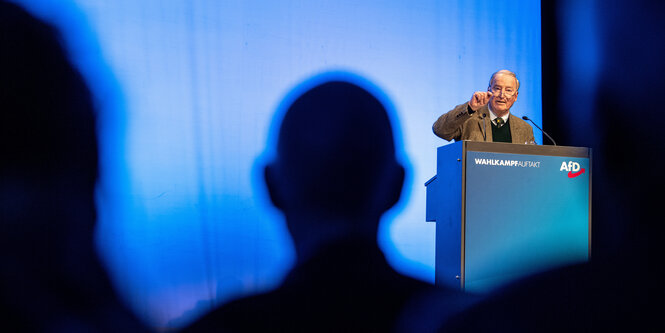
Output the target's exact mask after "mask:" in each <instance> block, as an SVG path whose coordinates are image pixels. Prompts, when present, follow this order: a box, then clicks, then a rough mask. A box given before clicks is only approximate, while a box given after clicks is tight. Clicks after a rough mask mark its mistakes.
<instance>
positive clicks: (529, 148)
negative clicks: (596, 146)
mask: <svg viewBox="0 0 665 333" xmlns="http://www.w3.org/2000/svg"><path fill="white" fill-rule="evenodd" d="M453 145H463V149H464V150H465V151H480V152H493V153H508V154H524V155H544V156H568V157H583V158H584V157H591V149H590V148H586V147H566V146H541V145H522V144H515V143H502V142H481V141H458V142H455V143H453V144H450V145H446V146H441V147H439V148H444V147H447V146H453Z"/></svg>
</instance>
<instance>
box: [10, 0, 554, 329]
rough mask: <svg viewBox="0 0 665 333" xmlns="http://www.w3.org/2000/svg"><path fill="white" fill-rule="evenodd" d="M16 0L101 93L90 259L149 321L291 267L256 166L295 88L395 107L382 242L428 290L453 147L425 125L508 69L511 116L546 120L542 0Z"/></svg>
mask: <svg viewBox="0 0 665 333" xmlns="http://www.w3.org/2000/svg"><path fill="white" fill-rule="evenodd" d="M18 2H19V3H22V4H25V5H26V7H27V8H28V9H30V10H31V11H32V12H33V13H35V14H37V15H38V16H40V17H43V18H44V19H46V20H48V21H51V22H53V23H54V24H55V25H56V26H58V27H59V28H60V29H61V30H62V32H63V33H64V35H65V40H66V42H67V44H68V46H69V48H70V50H71V53H72V55H73V56H74V58H75V62H76V63H77V65H78V66H79V67H80V68H81V70H82V72H83V73H84V75H85V76H86V77H87V79H88V80H89V82H90V84H91V86H92V88H93V91H94V92H95V94H96V95H97V98H98V104H99V105H100V112H101V113H100V131H101V133H102V136H101V145H102V147H101V148H102V179H101V184H100V190H99V200H98V201H99V209H100V221H99V228H98V240H99V244H100V253H101V255H102V257H103V258H104V260H105V262H106V263H107V266H108V268H109V270H110V272H111V274H112V276H113V278H114V281H115V282H116V285H117V287H118V290H119V292H120V293H121V294H122V295H123V296H124V297H125V299H126V300H127V301H128V303H129V304H130V305H131V306H132V308H133V309H134V310H135V311H136V312H137V313H138V314H139V315H140V316H141V317H143V318H144V319H145V320H147V321H148V322H149V323H150V324H151V325H153V326H159V327H165V326H171V327H177V326H180V325H182V324H184V323H186V322H187V321H188V320H191V319H192V318H193V317H194V316H196V315H197V314H200V313H201V311H205V310H207V309H209V308H210V307H212V306H215V305H216V304H220V303H223V302H225V301H228V300H229V299H230V298H232V297H237V296H239V295H242V294H247V293H251V292H256V291H260V290H264V289H266V288H271V287H273V286H275V285H276V284H277V283H279V280H280V278H281V277H283V275H284V273H285V272H286V271H287V270H288V269H289V267H290V265H291V264H292V262H293V249H292V245H291V243H290V239H289V237H288V234H287V232H286V230H285V226H284V224H283V221H282V218H281V216H280V215H279V214H278V212H276V211H275V210H274V209H272V208H271V207H270V206H269V205H268V202H267V200H266V197H265V193H264V189H263V187H262V183H261V179H260V178H258V177H256V175H257V173H256V170H257V166H260V163H257V162H255V161H256V159H257V157H259V156H260V155H261V154H262V152H263V150H264V148H265V146H266V143H267V140H268V130H269V127H270V123H271V118H272V116H273V113H274V111H275V109H276V108H277V106H278V105H279V103H280V101H281V99H282V98H284V96H285V95H286V94H287V93H288V92H289V91H290V90H291V89H292V88H294V87H295V86H297V85H298V84H299V83H300V82H302V81H303V80H306V79H307V78H309V77H311V76H313V75H315V74H318V73H321V72H326V71H347V72H351V73H355V74H356V75H359V76H362V77H364V78H366V79H367V80H369V81H371V82H373V83H374V84H375V85H376V86H377V87H378V89H380V90H382V91H383V94H385V96H386V97H387V98H389V99H390V100H391V101H392V104H393V106H394V108H395V112H396V116H397V118H398V119H399V122H400V125H399V127H400V128H399V129H398V130H399V131H400V132H401V135H400V138H401V141H402V142H403V145H404V150H403V151H402V152H401V153H400V155H401V159H402V161H403V162H404V163H406V164H407V166H408V171H409V172H408V179H407V184H406V187H405V190H404V195H403V200H402V201H401V203H400V205H399V206H398V207H396V208H395V209H394V210H393V211H391V212H390V213H389V214H387V216H386V217H385V219H384V223H383V224H382V227H381V230H380V233H379V243H380V245H381V246H382V248H383V249H384V251H385V252H386V254H387V256H388V258H389V260H390V262H391V263H392V264H393V265H394V266H395V267H396V268H397V269H398V270H399V271H401V272H403V273H405V274H408V275H411V276H415V277H417V278H420V279H423V280H427V281H433V277H434V268H433V267H434V225H433V224H431V223H426V222H425V191H424V187H423V183H424V182H425V181H426V180H427V179H429V177H430V176H432V175H434V174H435V171H436V170H435V168H436V161H435V158H436V153H435V152H436V150H435V148H436V147H437V146H440V145H442V144H445V143H446V142H445V141H443V140H441V139H438V138H436V137H435V136H434V135H433V134H432V132H431V125H432V123H433V121H434V120H435V119H436V117H438V116H439V115H440V114H441V113H443V112H446V111H447V110H449V109H451V108H452V107H453V106H454V105H456V104H459V103H462V102H464V101H465V100H467V99H468V98H469V97H470V96H471V94H472V93H473V92H474V91H476V90H485V89H486V87H487V81H488V79H489V76H490V74H491V73H492V72H494V71H496V70H497V69H501V68H508V69H511V70H513V71H515V72H516V73H517V74H518V77H519V78H520V80H521V83H522V85H521V88H520V95H519V99H518V101H517V103H516V104H515V106H514V107H513V113H515V114H517V115H519V116H522V115H528V116H529V117H530V118H532V119H534V121H536V123H540V122H541V121H540V120H541V109H542V105H541V62H540V43H541V41H540V2H539V1H517V2H511V3H510V4H506V3H502V2H496V1H434V0H431V1H388V0H384V1H377V0H374V1H362V2H358V1H350V0H335V1H306V0H291V1H265V0H264V1H250V0H247V1H210V0H208V1H206V0H199V1H156V0H144V1H128V0H117V1H101V0H80V1H69V0H62V1H57V2H54V1H47V0H33V1H31V0H23V1H18ZM536 138H537V141H538V142H539V143H542V138H541V136H540V134H539V133H536Z"/></svg>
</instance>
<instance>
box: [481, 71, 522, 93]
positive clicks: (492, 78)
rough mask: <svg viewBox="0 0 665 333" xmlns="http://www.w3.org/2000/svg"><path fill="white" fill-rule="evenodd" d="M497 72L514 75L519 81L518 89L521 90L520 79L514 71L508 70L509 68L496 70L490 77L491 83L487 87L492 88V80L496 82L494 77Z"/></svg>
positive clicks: (516, 80)
mask: <svg viewBox="0 0 665 333" xmlns="http://www.w3.org/2000/svg"><path fill="white" fill-rule="evenodd" d="M497 74H503V75H508V76H512V77H513V78H514V79H515V82H517V91H519V90H520V80H518V79H517V75H515V73H513V72H511V71H509V70H507V69H502V70H500V71H496V72H494V74H492V76H491V77H490V83H489V85H488V86H487V88H492V82H494V77H495V76H496V75H497Z"/></svg>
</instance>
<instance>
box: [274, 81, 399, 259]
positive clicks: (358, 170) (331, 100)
mask: <svg viewBox="0 0 665 333" xmlns="http://www.w3.org/2000/svg"><path fill="white" fill-rule="evenodd" d="M276 151H277V154H276V158H275V160H274V161H272V162H271V163H270V164H269V165H268V166H267V167H266V168H265V180H266V183H267V186H268V191H269V193H270V197H271V200H272V202H273V203H274V205H275V206H276V207H277V208H279V209H280V210H281V211H283V212H284V214H285V216H286V219H287V224H288V227H289V230H290V231H291V234H292V236H293V238H294V242H295V243H296V250H297V251H298V252H301V250H303V249H302V248H300V246H299V244H301V243H302V242H312V239H315V240H316V241H324V240H332V239H334V238H336V237H340V236H348V235H357V236H363V237H376V231H377V228H378V221H379V218H380V216H381V215H382V214H383V213H384V212H385V211H386V210H387V209H389V208H390V207H392V206H393V205H394V204H395V203H396V202H397V201H398V199H399V197H400V193H401V189H402V185H403V181H404V168H403V167H402V166H401V165H399V163H398V162H397V160H396V158H395V144H394V138H393V133H392V127H391V124H390V119H389V117H388V114H387V112H386V109H385V107H384V106H383V105H382V104H381V102H380V101H379V100H378V99H377V98H376V97H374V96H373V95H372V94H370V93H369V92H368V91H367V90H365V89H363V88H361V87H360V86H358V85H356V84H353V83H349V82H344V81H329V82H325V83H322V84H319V85H317V86H315V87H313V88H311V89H309V90H308V91H306V92H305V93H303V94H302V95H301V96H299V97H298V98H297V99H296V100H295V101H294V102H293V103H292V104H291V105H290V106H289V107H288V109H287V112H286V114H285V115H284V118H283V120H282V122H281V126H280V128H279V134H278V142H277V150H276ZM301 254H302V253H299V256H300V255H301Z"/></svg>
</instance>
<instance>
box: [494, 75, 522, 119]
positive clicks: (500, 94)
mask: <svg viewBox="0 0 665 333" xmlns="http://www.w3.org/2000/svg"><path fill="white" fill-rule="evenodd" d="M489 91H490V92H492V97H490V102H489V104H490V107H491V109H492V111H493V112H494V114H496V115H497V116H499V117H501V116H503V115H504V114H506V113H507V112H508V111H509V110H510V108H511V107H512V106H513V103H515V101H516V100H517V81H516V80H515V78H514V77H512V76H509V75H505V74H497V75H495V76H494V80H493V81H492V86H491V87H490V88H489Z"/></svg>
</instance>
